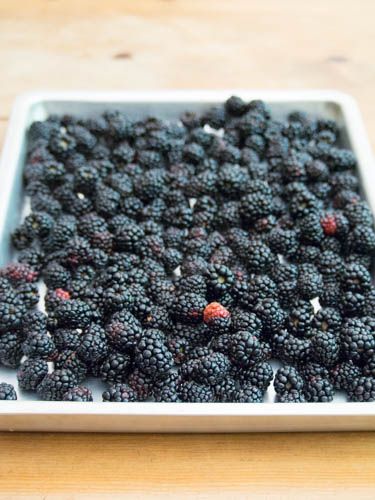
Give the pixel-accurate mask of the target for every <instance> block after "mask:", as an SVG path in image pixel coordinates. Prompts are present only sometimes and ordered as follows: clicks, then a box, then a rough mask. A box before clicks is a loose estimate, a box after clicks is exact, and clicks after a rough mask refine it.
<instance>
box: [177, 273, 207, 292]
mask: <svg viewBox="0 0 375 500" xmlns="http://www.w3.org/2000/svg"><path fill="white" fill-rule="evenodd" d="M177 287H178V291H179V292H191V293H194V294H197V295H200V296H202V297H204V296H205V295H206V293H207V285H206V280H205V278H204V277H203V276H202V275H200V274H195V275H191V276H182V277H181V278H180V280H179V281H178V283H177Z"/></svg>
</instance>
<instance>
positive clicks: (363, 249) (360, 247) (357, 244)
mask: <svg viewBox="0 0 375 500" xmlns="http://www.w3.org/2000/svg"><path fill="white" fill-rule="evenodd" d="M348 246H349V249H350V251H353V252H356V253H358V254H360V255H371V254H372V253H373V252H374V250H375V232H374V230H373V229H372V227H370V226H356V227H355V228H354V229H353V230H352V231H350V233H349V235H348Z"/></svg>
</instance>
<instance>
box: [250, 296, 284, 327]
mask: <svg viewBox="0 0 375 500" xmlns="http://www.w3.org/2000/svg"><path fill="white" fill-rule="evenodd" d="M254 312H255V314H256V315H257V316H258V317H259V318H260V320H261V321H262V325H263V329H264V330H266V331H271V332H273V331H277V330H279V329H281V328H282V327H283V325H284V323H285V312H284V311H283V310H282V309H281V307H280V305H279V303H278V302H277V300H275V299H272V298H267V299H262V300H259V301H258V303H257V304H256V306H255V308H254Z"/></svg>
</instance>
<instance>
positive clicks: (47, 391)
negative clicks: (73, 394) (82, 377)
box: [37, 369, 76, 401]
mask: <svg viewBox="0 0 375 500" xmlns="http://www.w3.org/2000/svg"><path fill="white" fill-rule="evenodd" d="M75 385H76V379H75V377H74V375H73V373H72V372H70V371H69V370H64V369H63V370H55V371H54V372H52V373H49V374H48V375H46V376H45V377H44V379H43V380H42V381H41V383H40V384H39V385H38V386H37V393H38V396H39V397H40V399H43V400H44V401H61V400H62V398H63V396H64V394H65V393H66V392H67V391H68V390H69V389H72V388H73V387H74V386H75Z"/></svg>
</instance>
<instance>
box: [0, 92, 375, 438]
mask: <svg viewBox="0 0 375 500" xmlns="http://www.w3.org/2000/svg"><path fill="white" fill-rule="evenodd" d="M232 94H237V95H240V96H242V97H243V98H244V99H245V100H251V99H263V100H265V101H266V102H267V103H268V104H269V105H270V107H271V109H272V112H273V114H274V116H276V117H277V116H279V117H282V116H285V115H286V114H287V113H289V112H291V111H294V110H301V111H306V112H308V113H310V114H313V115H319V116H321V117H324V118H332V119H334V120H336V121H337V122H338V124H339V125H340V127H342V129H343V143H344V145H346V146H348V147H351V148H352V149H353V150H354V152H355V154H356V156H357V159H358V164H359V173H360V177H361V181H362V187H363V192H364V194H365V196H366V198H367V200H368V201H369V203H370V205H371V207H372V210H373V211H374V210H375V169H374V158H373V155H372V152H371V148H370V145H369V142H368V139H367V135H366V131H365V129H364V126H363V122H362V119H361V116H360V113H359V110H358V108H357V106H356V104H355V102H354V101H353V99H352V98H351V97H349V96H347V95H345V94H342V93H339V92H335V91H257V90H254V91H247V90H228V91H156V92H84V91H78V92H37V93H31V94H25V95H23V96H21V97H19V98H18V99H17V100H16V103H15V105H14V108H13V112H12V115H11V118H10V122H9V127H8V132H7V135H6V139H5V144H4V148H3V154H2V158H1V161H0V175H1V185H0V190H1V196H0V214H1V216H0V264H1V265H3V264H5V263H6V262H8V261H9V260H10V259H11V258H12V251H11V246H10V239H9V237H10V233H11V231H12V230H13V229H14V228H15V227H16V226H17V224H18V223H19V221H20V215H21V211H22V209H23V196H22V169H23V162H24V158H25V133H26V130H27V128H28V127H29V125H30V124H31V123H32V122H33V121H34V120H41V119H44V118H46V117H47V116H48V115H49V114H53V113H56V114H67V113H68V114H69V113H70V114H76V115H80V116H89V115H95V114H98V113H101V112H103V111H104V110H106V109H110V108H112V109H120V110H124V111H126V112H127V113H128V115H129V116H131V117H141V116H145V115H152V114H156V115H158V116H160V117H163V118H172V117H177V116H178V115H179V114H180V113H181V111H184V110H186V109H190V110H197V111H199V110H202V109H204V108H206V107H207V106H209V105H212V104H215V103H222V102H223V101H224V100H225V99H227V98H228V97H229V96H230V95H232ZM0 381H5V382H10V383H13V384H14V385H15V386H17V383H16V377H15V370H8V369H5V368H3V367H0ZM91 387H92V388H93V392H94V397H96V398H95V399H96V401H97V402H94V403H66V402H42V401H37V400H36V399H35V397H34V396H33V395H30V394H28V393H25V392H22V391H17V392H18V396H19V399H18V401H0V430H17V431H30V430H32V431H104V432H249V431H324V430H326V431H329V430H330V431H339V430H375V403H347V402H343V401H344V399H343V398H342V397H340V394H338V395H337V396H336V397H335V399H334V401H333V402H332V403H325V404H324V403H299V404H292V403H289V404H281V403H273V402H272V401H273V396H274V393H273V391H272V389H270V390H269V392H268V394H267V396H266V399H265V402H264V403H261V404H249V403H248V404H246V403H237V404H236V403H102V402H100V394H101V391H102V390H103V387H102V386H101V385H100V383H98V382H93V383H92V385H91Z"/></svg>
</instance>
